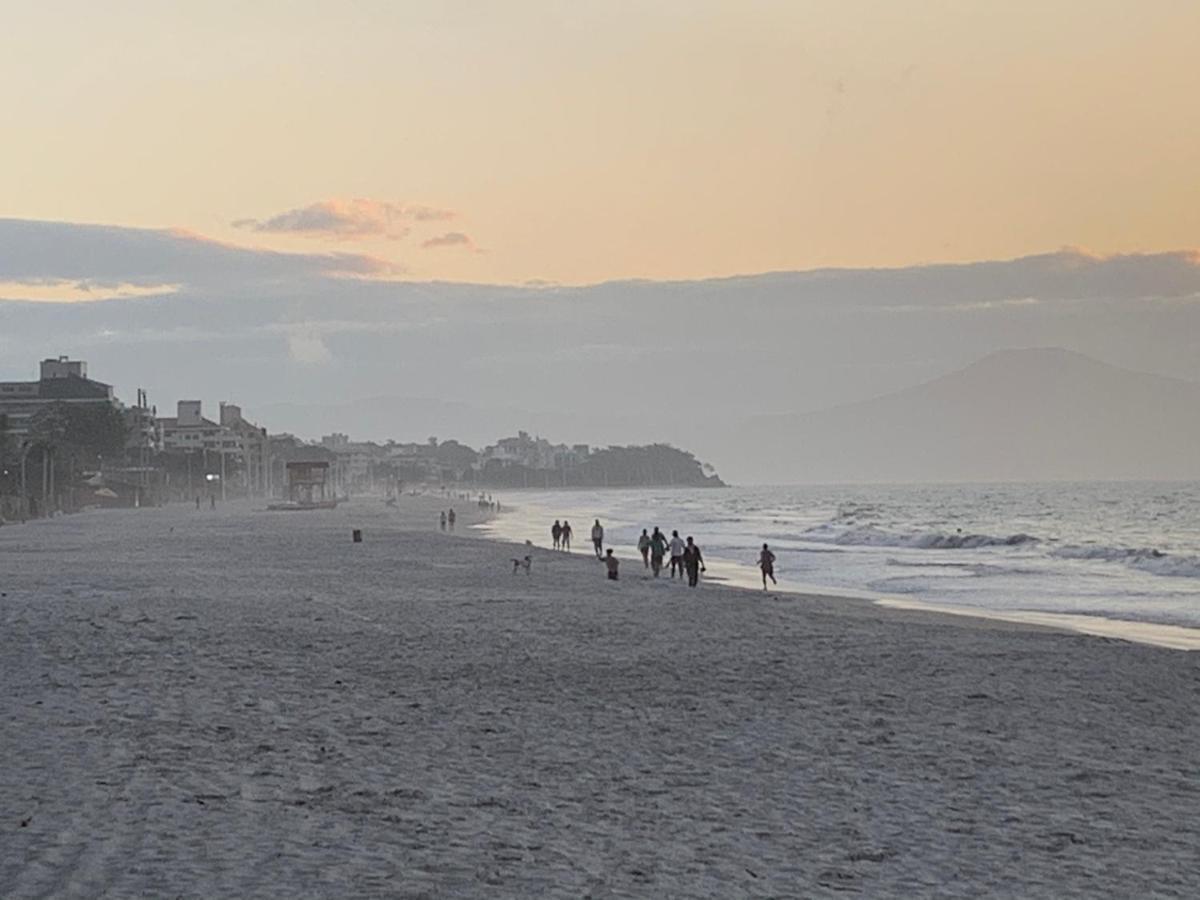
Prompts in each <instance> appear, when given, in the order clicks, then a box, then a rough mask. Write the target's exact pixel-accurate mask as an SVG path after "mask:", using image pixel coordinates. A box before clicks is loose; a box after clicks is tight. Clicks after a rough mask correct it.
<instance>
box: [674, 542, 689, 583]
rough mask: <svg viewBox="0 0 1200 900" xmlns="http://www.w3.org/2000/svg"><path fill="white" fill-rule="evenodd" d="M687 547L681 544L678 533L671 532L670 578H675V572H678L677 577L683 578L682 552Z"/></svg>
mask: <svg viewBox="0 0 1200 900" xmlns="http://www.w3.org/2000/svg"><path fill="white" fill-rule="evenodd" d="M686 547H687V545H686V544H685V543H684V542H683V538H681V537H680V536H679V532H678V531H672V532H671V577H672V578H674V577H675V570H676V569H678V570H679V577H680V578H681V579H682V578H683V551H684V548H686Z"/></svg>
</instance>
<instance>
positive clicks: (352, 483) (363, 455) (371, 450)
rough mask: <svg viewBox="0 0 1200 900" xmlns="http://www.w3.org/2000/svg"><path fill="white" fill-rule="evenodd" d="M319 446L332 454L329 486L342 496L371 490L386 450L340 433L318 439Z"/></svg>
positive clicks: (386, 452) (385, 455)
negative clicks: (331, 479) (337, 490)
mask: <svg viewBox="0 0 1200 900" xmlns="http://www.w3.org/2000/svg"><path fill="white" fill-rule="evenodd" d="M321 446H322V447H324V448H325V449H326V450H328V451H330V452H331V453H333V454H334V457H335V463H334V474H333V483H334V484H335V485H336V486H337V488H338V489H339V490H340V491H342V492H343V493H345V494H349V493H351V492H358V493H364V492H368V491H372V490H374V489H375V487H376V485H375V475H376V468H377V467H378V466H379V464H380V463H382V462H383V461H384V460H386V459H387V456H388V451H387V449H386V448H384V447H381V446H379V445H378V444H375V443H372V442H370V441H352V440H350V437H349V436H348V435H345V434H342V433H340V432H334V433H333V434H327V435H325V436H324V437H322V438H321Z"/></svg>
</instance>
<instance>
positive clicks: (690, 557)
mask: <svg viewBox="0 0 1200 900" xmlns="http://www.w3.org/2000/svg"><path fill="white" fill-rule="evenodd" d="M683 565H684V567H685V568H686V569H687V576H688V587H695V586H696V585H697V584H698V583H699V582H700V573H701V572H704V571H707V570H706V569H705V568H704V557H703V555H701V553H700V548H699V547H698V546H697V545H696V544H695V543H693V542H692V538H691V535H688V539H687V546H686V547H684V548H683Z"/></svg>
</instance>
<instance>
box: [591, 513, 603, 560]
mask: <svg viewBox="0 0 1200 900" xmlns="http://www.w3.org/2000/svg"><path fill="white" fill-rule="evenodd" d="M592 546H593V547H595V548H596V559H603V558H604V526H603V525H601V524H600V520H599V519H597V520H596V524H595V525H593V526H592Z"/></svg>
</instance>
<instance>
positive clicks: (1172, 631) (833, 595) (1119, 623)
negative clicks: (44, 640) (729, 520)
mask: <svg viewBox="0 0 1200 900" xmlns="http://www.w3.org/2000/svg"><path fill="white" fill-rule="evenodd" d="M519 512H520V506H519V504H515V503H513V504H509V503H504V504H502V508H501V511H500V512H499V513H495V514H491V515H489V516H487V517H485V519H484V520H482V521H480V522H477V523H473V524H471V525H470V526H468V529H467V533H471V534H477V535H478V536H480V537H482V538H483V539H485V540H490V541H498V542H501V543H506V544H511V545H512V546H514V547H521V546H523V545H522V544H521V542H520V541H519V540H518V539H517V538H514V537H509V536H505V535H500V534H497V533H496V532H495V529H494V528H493V527H492V523H494V522H495V521H497V520H499V519H501V518H503V517H505V516H509V515H512V514H515V513H519ZM533 546H534V547H535V548H537V549H539V550H543V551H545V552H548V553H562V552H563V551H557V550H554V549H553V548H548V547H544V546H541V545H540V544H538V543H537V542H536V541H534V543H533ZM590 546H591V541H590V538H588V539H586V540H583V541H581V542H580V544H579V547H580V549H579V550H578V551H574V550H572V551H570V552H569V553H567V555H568V556H572V557H573V556H577V555H581V556H583V558H585V559H587V558H589V556H590V553H587V552H584V551H585V549H587V550H590ZM626 559H627V558H622V562H624V561H625V560H626ZM628 559H631V560H633V561H634V562H637V561H640V560H639V559H638V558H637V557H628ZM708 568H709V569H710V571H711V570H713V569H714V568H715V569H716V571H717V573H718V574H717V575H716V576H715V577H714V576H712V575H710V576H708V578H707V580H708V581H709V582H711V583H713V584H716V585H718V586H720V587H725V588H729V589H732V590H745V591H750V592H752V593H756V594H765V595H768V596H769V595H771V594H775V593H780V594H788V595H791V596H795V597H801V598H806V599H834V600H850V601H856V602H860V603H864V604H868V605H871V606H877V607H880V608H884V609H897V610H905V611H909V612H925V613H935V614H940V615H947V616H955V617H959V618H975V619H982V620H989V621H995V622H1006V623H1009V624H1014V625H1025V626H1028V627H1030V628H1036V629H1050V630H1054V631H1060V632H1066V633H1071V634H1084V635H1088V636H1089V637H1099V638H1108V639H1115V640H1122V641H1128V642H1130V643H1136V644H1145V645H1149V646H1152V647H1161V648H1164V649H1168V650H1181V651H1184V652H1189V651H1200V628H1189V627H1187V626H1183V625H1168V624H1162V623H1157V622H1143V621H1138V620H1133V619H1113V618H1108V617H1106V616H1095V615H1087V614H1084V613H1059V612H1045V611H1040V610H990V609H986V608H983V607H975V606H962V605H956V604H939V603H936V602H932V601H928V600H921V599H918V598H913V597H907V596H899V595H889V594H881V593H878V592H874V591H870V590H867V589H865V588H863V589H861V590H857V589H853V588H837V587H826V586H822V585H816V584H798V583H796V582H788V581H787V580H786V579H785V580H784V581H783V583H782V584H781V585H780V586H778V587H772V588H770V589H768V590H766V591H763V590H762V589H761V587H760V586H759V578H760V576H759V575H758V569H757V568H754V567H751V566H748V565H746V564H744V563H740V562H738V561H737V560H731V559H726V558H722V557H714V558H713V559H712V561H711V562H709V563H708ZM667 580H668V581H670V579H669V578H668V579H667Z"/></svg>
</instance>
